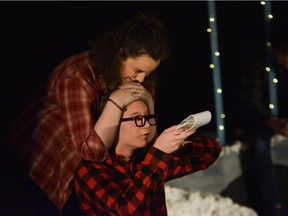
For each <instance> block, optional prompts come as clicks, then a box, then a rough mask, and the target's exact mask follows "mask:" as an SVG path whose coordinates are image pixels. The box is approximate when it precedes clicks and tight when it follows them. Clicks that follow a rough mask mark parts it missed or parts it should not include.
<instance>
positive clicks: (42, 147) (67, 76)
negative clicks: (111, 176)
mask: <svg viewBox="0 0 288 216" xmlns="http://www.w3.org/2000/svg"><path fill="white" fill-rule="evenodd" d="M96 77H97V75H96V74H95V73H94V72H93V69H92V67H91V64H90V60H89V58H88V52H83V53H79V54H76V55H74V56H72V57H69V58H67V59H65V60H64V61H63V62H62V63H60V64H59V65H58V67H57V68H55V70H54V71H53V72H52V74H51V75H50V77H49V79H48V82H47V85H45V86H44V87H43V88H42V89H41V91H40V92H39V93H38V94H37V95H36V97H35V98H34V99H33V101H32V103H30V106H29V107H27V109H25V110H24V111H23V113H22V114H21V116H20V117H19V119H18V120H17V122H15V124H14V127H13V130H12V133H11V136H10V140H9V143H10V144H9V145H11V146H13V147H14V148H15V149H16V150H17V152H19V154H20V156H21V159H23V164H24V165H25V167H26V168H27V169H28V171H29V173H30V175H31V177H32V179H33V180H34V182H35V183H36V184H37V185H38V186H39V187H40V188H42V190H43V191H45V192H46V193H47V195H48V197H49V198H50V199H51V200H52V201H53V202H54V203H55V205H56V206H57V207H59V208H62V207H63V205H64V204H65V202H66V201H67V199H68V197H69V195H70V194H71V191H72V188H73V187H72V186H71V185H70V184H71V180H72V179H73V177H74V170H75V167H76V165H77V164H78V163H79V162H80V160H81V158H85V159H87V160H95V161H102V160H104V158H105V157H106V156H107V155H108V152H107V149H106V148H105V146H104V144H103V142H102V141H101V139H100V138H99V136H98V135H97V134H96V132H95V130H94V125H95V123H96V121H97V119H98V117H99V103H100V100H101V96H102V94H103V90H101V89H100V83H99V82H98V80H97V78H96ZM151 94H152V93H151ZM153 95H154V89H153Z"/></svg>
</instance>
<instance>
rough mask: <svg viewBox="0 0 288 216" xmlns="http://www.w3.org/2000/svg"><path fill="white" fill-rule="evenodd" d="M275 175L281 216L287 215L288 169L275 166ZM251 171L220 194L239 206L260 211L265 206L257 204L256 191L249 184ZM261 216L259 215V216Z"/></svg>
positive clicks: (282, 166)
mask: <svg viewBox="0 0 288 216" xmlns="http://www.w3.org/2000/svg"><path fill="white" fill-rule="evenodd" d="M274 167H275V174H276V178H277V182H278V185H279V191H280V196H281V199H282V207H283V212H282V213H283V214H282V215H283V216H286V215H288V184H287V179H288V167H287V166H284V165H278V164H275V165H274ZM251 172H252V171H246V172H244V173H243V174H242V175H241V176H240V177H238V178H236V179H235V180H234V181H232V182H231V183H230V184H229V185H228V186H227V187H226V188H225V189H224V190H223V191H222V192H221V195H222V196H224V197H230V198H231V199H233V201H234V202H236V203H239V204H240V205H244V206H248V207H250V208H253V209H255V210H256V209H258V210H262V209H264V207H265V206H261V205H260V204H259V203H257V191H256V190H255V187H254V186H253V185H251V184H250V183H249V182H251V181H250V178H251V177H252V176H253V173H251ZM259 216H261V215H259Z"/></svg>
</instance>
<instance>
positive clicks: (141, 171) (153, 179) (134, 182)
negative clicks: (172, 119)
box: [74, 99, 221, 216]
mask: <svg viewBox="0 0 288 216" xmlns="http://www.w3.org/2000/svg"><path fill="white" fill-rule="evenodd" d="M155 125H156V117H155V115H153V114H150V113H149V109H148V106H147V105H146V103H145V102H144V101H143V100H141V99H139V100H135V101H133V102H132V103H130V104H128V105H127V106H125V107H124V112H123V116H122V118H121V119H120V126H119V132H118V136H117V139H116V140H115V147H114V145H113V147H114V148H111V150H112V151H113V152H112V151H111V154H110V157H109V158H107V159H105V160H104V161H102V162H96V161H87V160H85V159H83V160H82V161H81V162H80V164H79V165H78V167H77V168H76V172H75V178H74V179H75V187H76V193H77V194H78V197H79V200H80V205H81V208H82V210H83V212H84V215H86V216H94V215H110V216H112V215H114V216H124V215H133V216H138V215H139V216H140V215H141V216H143V215H147V216H148V215H155V216H156V215H157V216H158V215H161V216H165V215H167V209H166V203H165V191H164V183H165V182H167V181H169V180H172V179H176V178H179V177H182V176H185V175H188V174H190V173H193V172H196V171H198V170H204V169H206V168H208V167H209V166H210V165H212V164H213V163H214V161H215V160H216V159H217V157H218V156H219V154H220V152H221V145H219V144H218V143H216V142H215V141H213V140H212V139H209V138H206V137H197V136H195V137H193V138H192V139H191V140H190V143H186V144H185V145H184V143H185V142H189V141H185V139H186V138H187V137H189V136H190V135H192V134H194V133H195V129H194V130H191V131H189V132H183V131H184V129H183V128H180V129H178V130H176V127H177V125H174V126H171V127H169V128H167V129H166V130H164V131H163V132H162V133H161V134H160V135H159V136H158V138H157V139H156V141H155V142H154V143H153V145H152V144H149V145H148V144H147V143H148V137H149V134H150V133H151V131H152V128H153V127H155ZM182 146H183V147H182Z"/></svg>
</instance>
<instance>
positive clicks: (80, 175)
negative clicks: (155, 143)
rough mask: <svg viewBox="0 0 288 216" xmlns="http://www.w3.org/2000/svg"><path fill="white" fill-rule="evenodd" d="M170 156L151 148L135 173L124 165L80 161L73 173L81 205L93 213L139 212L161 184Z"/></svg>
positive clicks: (135, 213)
mask: <svg viewBox="0 0 288 216" xmlns="http://www.w3.org/2000/svg"><path fill="white" fill-rule="evenodd" d="M170 157H171V156H170V155H168V154H164V153H163V152H161V151H159V150H158V149H156V148H154V147H152V148H151V150H150V152H149V153H148V154H147V155H146V157H145V159H144V160H143V161H142V162H141V163H140V164H138V165H139V166H138V168H139V169H137V171H136V172H135V173H131V171H130V169H129V166H127V165H124V166H122V165H119V164H118V165H116V166H115V164H107V163H105V162H104V163H93V162H89V161H84V160H83V161H82V164H81V165H80V166H79V168H78V169H77V171H76V175H75V186H76V191H77V194H78V196H79V197H80V200H81V205H82V208H83V209H84V210H85V211H86V212H89V211H92V212H94V214H95V212H97V213H100V212H112V213H114V214H115V215H142V214H143V212H144V210H145V208H146V206H147V204H149V203H150V202H151V201H152V200H153V198H154V195H155V193H156V192H158V188H159V187H160V186H163V184H164V173H165V172H166V171H167V166H168V164H167V163H168V161H169V160H170V159H169V158H170ZM108 160H110V159H108ZM124 163H125V162H124ZM111 166H113V167H115V168H116V169H117V171H116V172H115V170H114V168H112V169H111ZM117 166H120V167H117ZM126 168H127V170H125V169H126ZM123 169H124V170H123ZM119 170H121V172H119ZM91 208H92V209H91ZM93 208H94V209H93ZM95 215H96V214H95Z"/></svg>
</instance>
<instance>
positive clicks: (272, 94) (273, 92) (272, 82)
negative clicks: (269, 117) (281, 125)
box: [260, 1, 278, 115]
mask: <svg viewBox="0 0 288 216" xmlns="http://www.w3.org/2000/svg"><path fill="white" fill-rule="evenodd" d="M260 4H261V5H263V6H264V19H265V28H266V31H265V32H266V35H265V36H266V52H267V64H268V65H267V66H266V67H265V70H266V71H267V72H268V80H269V100H270V104H269V108H270V110H271V113H272V114H274V115H277V114H278V104H277V103H278V102H277V86H276V85H277V83H278V80H277V78H276V74H275V70H274V64H273V63H274V62H273V51H272V44H271V41H270V39H271V25H272V20H273V15H272V13H271V11H272V10H271V7H272V6H271V2H270V1H261V2H260Z"/></svg>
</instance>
